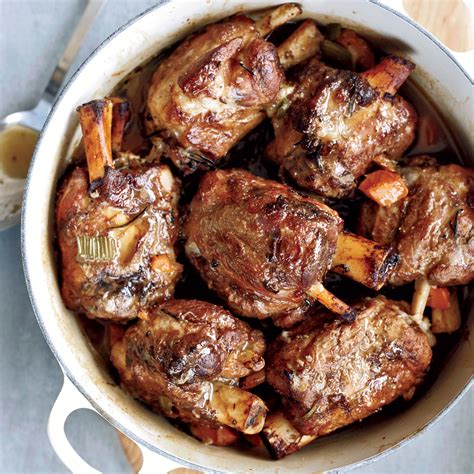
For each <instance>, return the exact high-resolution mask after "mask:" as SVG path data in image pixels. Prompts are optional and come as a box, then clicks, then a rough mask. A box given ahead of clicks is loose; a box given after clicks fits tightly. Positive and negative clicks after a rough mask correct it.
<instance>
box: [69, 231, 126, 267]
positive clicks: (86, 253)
mask: <svg viewBox="0 0 474 474" xmlns="http://www.w3.org/2000/svg"><path fill="white" fill-rule="evenodd" d="M116 251H117V246H116V244H115V240H114V239H112V238H110V237H107V236H105V235H98V236H88V235H81V236H79V237H77V256H78V257H79V258H80V259H83V260H97V261H99V260H103V261H110V260H112V259H113V258H114V257H115V254H116Z"/></svg>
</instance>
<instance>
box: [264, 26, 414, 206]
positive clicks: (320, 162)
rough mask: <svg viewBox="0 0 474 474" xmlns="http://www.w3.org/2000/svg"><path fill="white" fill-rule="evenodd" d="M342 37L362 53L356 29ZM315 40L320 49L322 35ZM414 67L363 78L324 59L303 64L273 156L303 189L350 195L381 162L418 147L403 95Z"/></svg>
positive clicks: (277, 124)
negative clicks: (378, 162) (362, 179)
mask: <svg viewBox="0 0 474 474" xmlns="http://www.w3.org/2000/svg"><path fill="white" fill-rule="evenodd" d="M348 32H349V33H348ZM343 34H344V35H345V36H344V35H343V37H341V38H339V41H340V42H342V44H345V45H346V46H348V48H349V49H350V48H353V47H354V46H355V47H356V48H358V49H362V51H363V48H361V47H360V45H358V44H357V40H358V41H359V42H361V41H362V40H361V39H360V38H359V37H357V35H356V34H355V33H354V32H351V31H350V30H345V31H343ZM347 35H349V38H347ZM308 41H311V39H309V40H308ZM313 41H315V42H316V43H317V44H320V43H321V41H320V37H319V35H317V34H316V35H314V39H313ZM363 43H365V42H363ZM363 46H364V47H365V48H367V46H366V45H363ZM363 54H364V57H365V59H367V56H368V55H367V52H365V53H364V52H363ZM368 59H369V60H368V61H366V62H365V63H364V64H370V63H371V60H370V58H368ZM372 59H373V58H372ZM413 69H414V65H413V64H412V63H410V62H409V61H407V60H404V59H402V58H399V57H397V56H387V57H385V58H384V59H383V60H382V61H381V62H380V63H379V64H378V65H376V66H373V67H372V68H371V69H369V70H367V71H364V72H362V73H356V72H351V71H346V70H339V69H334V68H331V67H329V66H327V65H326V64H324V63H323V62H322V61H321V60H320V58H319V55H316V56H314V57H313V58H311V59H309V60H307V61H305V62H304V63H302V64H300V65H298V66H296V67H295V68H294V69H293V70H292V71H290V73H289V74H288V86H287V90H288V94H287V97H286V99H285V100H283V101H282V102H281V107H280V109H277V110H276V111H275V113H274V114H273V117H272V122H273V127H274V130H275V140H274V141H272V142H271V143H270V144H269V145H268V147H267V151H266V154H267V157H268V158H269V159H270V160H272V161H274V162H275V163H277V164H278V165H279V166H280V168H281V170H283V171H284V172H285V173H287V175H289V176H290V177H291V179H292V180H293V181H294V182H295V183H296V184H297V185H298V186H300V187H301V188H303V189H307V190H311V191H314V192H317V193H319V194H322V195H324V196H328V197H336V198H343V197H346V196H347V195H348V194H350V192H351V191H352V190H353V189H354V188H355V187H356V185H357V183H356V180H357V178H359V177H360V176H361V175H363V174H364V173H365V172H366V171H367V169H368V167H369V166H370V165H371V163H372V162H373V161H374V160H377V159H378V158H380V157H382V158H384V159H395V160H396V159H399V158H401V156H402V154H403V152H404V151H405V150H406V149H407V148H408V147H409V146H410V144H411V143H412V141H413V139H414V136H415V127H416V113H415V110H414V109H413V107H412V106H411V105H410V104H409V103H408V102H406V101H405V100H404V99H403V98H402V97H400V96H399V95H397V94H396V92H397V90H398V89H399V87H400V86H401V85H402V84H403V82H404V81H405V80H406V79H407V77H408V76H409V75H410V73H411V71H412V70H413Z"/></svg>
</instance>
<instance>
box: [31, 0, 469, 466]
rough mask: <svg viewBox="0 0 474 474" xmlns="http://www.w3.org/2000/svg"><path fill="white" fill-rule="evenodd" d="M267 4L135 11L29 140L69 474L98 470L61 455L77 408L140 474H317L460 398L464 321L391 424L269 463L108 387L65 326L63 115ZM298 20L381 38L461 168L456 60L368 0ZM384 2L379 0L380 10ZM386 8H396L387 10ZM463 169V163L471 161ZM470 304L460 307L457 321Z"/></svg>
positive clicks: (39, 271)
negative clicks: (59, 232) (451, 136)
mask: <svg viewBox="0 0 474 474" xmlns="http://www.w3.org/2000/svg"><path fill="white" fill-rule="evenodd" d="M276 3H280V2H274V1H268V0H267V1H263V0H262V1H252V2H239V1H233V0H229V1H217V0H215V1H213V0H208V1H171V2H168V3H165V4H162V5H158V6H156V7H154V8H152V9H150V10H148V11H147V12H145V13H143V14H142V15H140V16H139V17H137V18H136V19H134V20H132V21H131V22H130V23H128V24H127V25H125V26H124V27H122V28H121V29H119V30H118V31H117V32H116V33H115V34H113V35H112V36H111V37H110V38H108V39H107V40H106V41H105V42H104V43H103V44H102V45H101V46H100V47H99V48H98V49H97V50H96V51H95V52H94V53H92V54H91V56H90V57H89V58H88V59H87V61H86V62H85V63H84V64H83V65H82V66H81V68H80V69H79V70H78V71H77V72H76V74H75V75H74V77H73V78H72V79H71V81H70V82H69V84H68V85H67V86H66V87H65V89H64V91H63V92H62V94H61V95H60V96H59V98H58V100H57V102H56V104H55V106H54V108H53V110H52V112H51V114H50V116H49V118H48V121H47V122H46V125H45V128H44V130H43V133H42V135H41V138H40V140H39V143H38V146H37V149H36V153H35V156H34V159H33V162H32V165H31V168H30V172H29V176H28V182H27V186H26V193H25V198H24V207H23V222H22V245H23V247H22V248H23V259H24V269H25V275H26V280H27V284H28V288H29V292H30V297H31V301H32V304H33V308H34V310H35V313H36V316H37V318H38V323H39V325H40V326H41V329H42V331H43V333H44V336H45V338H46V340H47V342H48V344H49V345H50V347H51V350H52V351H53V353H54V355H55V356H56V358H57V359H58V361H59V363H60V365H61V367H62V369H63V371H64V375H65V377H64V387H63V390H62V391H61V393H60V395H59V397H58V400H57V401H56V404H55V405H54V407H53V409H52V412H51V417H50V422H49V427H48V434H49V436H50V440H51V443H52V445H53V447H54V448H55V450H56V452H57V454H58V456H59V457H60V458H61V459H62V460H63V462H64V463H65V464H66V466H67V467H68V468H69V469H71V470H72V471H74V472H81V473H87V472H98V471H96V470H94V469H92V468H91V467H90V466H89V465H87V464H86V463H85V462H84V461H83V460H82V459H81V458H80V457H79V456H78V455H77V454H76V453H75V451H74V450H73V448H72V447H71V446H70V444H69V443H68V441H67V439H66V437H65V435H64V430H63V428H64V422H65V420H66V418H67V417H68V415H69V414H70V413H71V412H72V411H74V410H76V409H77V408H81V407H87V408H90V409H93V410H96V411H97V412H98V413H99V414H100V415H102V416H103V417H104V418H105V419H106V420H107V421H108V422H110V423H111V424H112V425H113V426H114V427H116V428H117V429H119V430H120V431H122V432H123V433H125V434H126V435H127V436H128V437H130V438H131V439H133V440H135V441H136V442H137V443H138V444H139V445H140V446H141V448H142V450H143V454H144V465H143V468H142V471H141V472H145V471H146V472H155V473H161V472H166V471H168V470H170V469H173V468H175V467H177V464H176V463H175V462H178V463H181V464H184V465H187V466H189V467H194V468H197V469H200V470H206V471H209V472H214V471H227V472H229V471H230V472H255V473H270V472H276V471H278V472H291V473H303V472H319V471H327V470H332V469H338V468H341V467H343V466H348V465H358V464H361V463H363V462H367V461H369V460H373V459H376V458H378V457H380V456H382V455H383V454H386V453H388V452H389V451H390V450H393V449H394V448H395V447H398V446H401V445H403V444H404V443H406V442H407V441H408V440H409V439H411V438H413V437H414V436H415V435H416V434H418V433H419V432H420V431H421V430H423V429H424V428H426V427H427V426H428V425H429V424H431V423H432V422H433V421H434V420H436V419H438V418H439V417H440V416H441V415H442V414H443V413H446V411H447V410H448V409H449V407H451V406H452V405H453V404H454V403H455V402H456V400H458V399H459V397H460V396H461V395H462V394H463V393H464V392H465V391H466V390H467V387H468V385H469V382H470V379H471V375H472V352H471V351H472V347H473V346H474V341H473V340H472V334H473V333H474V330H473V328H472V323H473V320H474V315H473V314H472V311H470V312H471V314H470V315H469V322H468V325H469V327H470V328H471V330H470V333H469V334H470V336H469V340H467V339H466V338H463V340H462V341H461V342H460V343H459V345H458V346H457V347H456V349H455V351H453V353H452V354H450V355H449V356H448V357H447V358H446V363H445V366H444V367H443V369H442V371H441V372H440V374H439V376H438V378H437V380H436V381H435V382H434V384H433V385H432V386H431V387H430V389H429V390H428V391H427V393H426V394H425V395H424V396H423V398H422V399H420V400H419V401H418V402H417V403H415V404H413V405H412V406H410V407H409V408H408V409H407V410H405V411H403V412H402V413H399V414H397V415H394V416H388V417H383V418H382V419H381V420H377V422H371V421H370V419H369V420H367V422H366V423H363V424H360V425H356V426H354V427H353V428H352V429H349V430H345V431H343V432H342V433H339V434H335V435H333V436H329V437H326V438H321V439H320V440H319V441H317V442H316V443H314V444H313V445H311V446H309V447H307V448H305V449H304V450H302V451H300V452H298V453H296V454H293V455H292V456H289V457H287V458H285V459H282V460H280V461H278V462H276V461H273V460H270V459H268V458H263V457H257V456H256V455H255V454H252V453H250V452H248V451H245V450H239V451H238V450H236V449H233V448H216V447H211V446H206V445H203V444H201V443H200V442H198V441H197V440H195V439H193V438H192V437H190V436H187V435H185V434H183V433H182V432H180V431H178V430H177V429H175V428H174V427H172V426H171V425H170V424H169V423H168V422H167V421H166V420H165V419H164V418H163V417H161V416H158V415H155V414H153V413H152V412H151V411H150V410H148V409H146V408H145V407H144V406H143V405H141V404H139V403H138V402H136V401H135V400H133V399H132V398H130V397H129V396H128V395H127V394H126V393H125V392H124V391H123V390H121V389H120V388H119V387H118V386H116V385H115V383H114V382H113V380H112V379H111V377H110V375H109V374H108V372H107V370H106V369H105V367H104V365H103V363H102V362H101V361H100V360H99V358H98V357H97V356H95V355H94V352H93V350H92V349H91V347H90V344H89V342H88V340H87V339H86V337H85V336H84V335H83V333H82V331H81V329H80V327H79V325H78V322H77V319H76V318H75V317H74V316H73V314H72V313H70V312H69V311H68V310H67V309H66V308H65V307H64V304H63V302H62V300H61V295H60V292H59V287H58V279H57V271H56V262H55V255H54V253H53V209H54V200H55V191H56V182H57V180H58V178H59V177H60V176H61V175H62V173H63V171H64V169H65V166H66V164H67V161H68V156H69V154H70V152H71V150H72V149H73V148H74V146H75V145H76V144H77V142H78V140H79V137H80V134H79V130H78V122H77V118H76V113H75V108H76V107H77V106H78V105H79V104H82V103H84V102H87V101H89V100H91V99H93V98H98V97H103V96H105V95H107V94H108V93H109V92H110V91H111V90H112V89H113V88H114V86H115V85H116V84H117V83H118V82H119V81H121V80H122V79H123V78H124V77H125V76H126V75H127V74H128V73H129V72H130V71H132V70H133V69H134V68H135V67H136V66H138V65H139V64H141V63H143V62H144V61H147V60H148V59H150V58H151V57H152V56H154V55H156V54H157V52H159V51H160V50H162V49H163V48H165V47H167V46H169V45H171V44H173V43H174V42H175V41H177V40H178V39H181V38H183V37H184V36H186V35H187V34H188V33H190V32H191V31H193V30H195V29H196V28H197V27H199V26H201V25H204V24H206V23H210V22H213V21H216V20H219V19H221V18H223V17H226V16H229V15H231V14H233V13H235V12H237V11H241V10H246V11H250V10H255V9H259V8H264V7H269V6H271V5H275V4H276ZM300 3H301V5H302V7H303V10H304V15H305V16H306V17H310V18H314V19H316V20H317V21H319V22H321V23H328V22H334V21H336V22H340V23H343V24H346V25H350V26H352V27H354V28H355V29H357V30H359V31H361V32H363V33H364V34H366V35H368V36H369V37H370V38H371V39H373V40H374V41H376V42H380V41H382V44H383V47H384V49H385V50H387V51H391V52H394V53H397V52H399V53H401V54H403V55H404V56H407V57H409V58H410V59H411V60H412V61H414V62H415V63H416V65H417V69H416V72H415V74H414V78H415V80H416V81H417V82H418V83H419V84H420V85H421V86H422V87H423V89H424V90H425V91H426V93H427V94H428V95H429V96H430V97H432V98H433V99H434V100H436V101H437V103H438V106H439V108H440V109H441V111H442V112H443V114H444V115H445V117H447V118H448V119H449V120H448V121H449V123H450V124H451V126H452V128H453V130H455V132H456V135H457V139H458V142H459V144H460V145H461V147H462V148H463V149H464V154H465V156H468V157H470V158H471V159H472V149H473V141H472V130H473V82H472V79H471V77H472V75H471V77H469V75H468V73H467V71H466V69H465V68H463V67H462V66H461V61H463V62H464V65H465V67H473V66H474V64H473V63H474V61H473V58H472V56H471V57H470V62H468V61H467V60H468V58H467V57H462V56H461V55H459V54H458V55H455V53H452V52H450V51H449V50H447V49H446V48H445V47H444V46H442V45H441V44H440V43H439V42H438V41H436V40H435V39H434V38H433V37H432V36H431V35H430V34H429V33H428V32H427V31H425V30H424V29H423V28H421V27H420V26H418V25H416V24H415V23H413V22H412V21H411V20H410V19H409V18H408V17H407V16H405V15H404V14H403V13H402V10H401V5H400V3H399V2H390V5H391V7H387V6H385V5H383V4H382V3H378V2H376V1H374V0H358V1H338V0H326V1H324V0H321V1H319V0H318V1H316V0H313V1H311V0H308V1H301V2H300ZM387 3H388V2H387ZM392 8H397V9H396V10H394V9H392ZM471 165H472V161H471ZM469 307H472V304H469V303H468V301H465V303H464V306H463V311H464V313H467V312H468V311H469V310H468V308H469Z"/></svg>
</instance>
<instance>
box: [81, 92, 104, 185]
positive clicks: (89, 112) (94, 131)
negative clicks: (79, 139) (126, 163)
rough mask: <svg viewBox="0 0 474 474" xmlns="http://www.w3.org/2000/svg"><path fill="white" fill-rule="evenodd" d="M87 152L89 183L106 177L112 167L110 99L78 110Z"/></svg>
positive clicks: (94, 102) (92, 103) (85, 105)
mask: <svg viewBox="0 0 474 474" xmlns="http://www.w3.org/2000/svg"><path fill="white" fill-rule="evenodd" d="M76 110H77V113H78V114H79V122H80V124H81V128H82V135H83V139H84V148H85V151H86V159H87V168H88V170H89V182H90V183H93V182H94V181H96V180H98V179H102V178H103V177H104V176H105V170H106V168H107V167H112V166H113V163H112V115H113V114H112V111H113V102H112V101H111V100H110V99H105V100H93V101H91V102H88V103H87V104H83V105H81V106H79V107H78V108H77V109H76Z"/></svg>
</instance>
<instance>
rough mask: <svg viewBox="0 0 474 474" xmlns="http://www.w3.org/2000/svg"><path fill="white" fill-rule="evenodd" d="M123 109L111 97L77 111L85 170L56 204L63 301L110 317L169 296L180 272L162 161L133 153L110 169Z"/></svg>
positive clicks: (122, 318) (171, 193) (172, 194)
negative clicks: (138, 157) (150, 160)
mask: <svg viewBox="0 0 474 474" xmlns="http://www.w3.org/2000/svg"><path fill="white" fill-rule="evenodd" d="M125 105H126V104H125ZM124 109H125V110H126V108H125V107H124V102H122V101H120V100H112V99H106V100H101V101H93V102H90V103H87V104H84V105H82V106H81V107H79V108H78V112H79V117H80V121H81V125H82V130H83V135H84V145H85V151H86V158H87V169H86V168H85V167H84V166H77V167H76V168H74V169H73V170H72V172H71V173H70V174H69V175H67V177H66V178H65V180H64V182H63V183H62V185H61V187H60V189H59V192H58V199H57V207H56V229H57V236H58V243H59V249H60V252H61V255H60V257H61V277H62V286H61V293H62V296H63V300H64V302H65V304H66V306H67V307H68V308H69V309H71V310H74V311H77V312H79V313H84V314H85V315H86V316H87V317H89V318H101V319H109V320H113V321H116V322H126V321H127V320H129V319H133V318H135V317H137V315H139V314H140V312H141V311H142V312H146V310H147V309H148V308H149V307H150V306H151V305H153V304H155V303H157V302H160V301H162V300H165V299H169V298H170V297H171V296H172V295H173V291H174V285H175V283H176V281H177V279H178V277H179V275H180V273H181V265H180V264H178V263H177V262H176V257H175V250H174V244H175V241H176V239H177V232H178V231H177V219H178V215H177V203H178V197H179V190H180V183H179V181H178V180H176V179H175V178H174V177H173V176H172V174H171V172H170V170H169V168H168V167H167V166H164V165H159V164H148V163H146V162H143V161H138V160H136V159H134V157H133V156H131V155H125V156H123V157H119V158H118V159H117V160H116V161H115V164H116V163H117V161H122V162H123V163H122V165H121V167H114V161H113V152H114V154H115V156H118V154H120V153H119V149H120V142H121V137H122V132H123V128H124V125H125V121H126V114H125V115H124V114H123V113H121V111H122V112H123V110H124ZM112 118H113V120H112Z"/></svg>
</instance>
